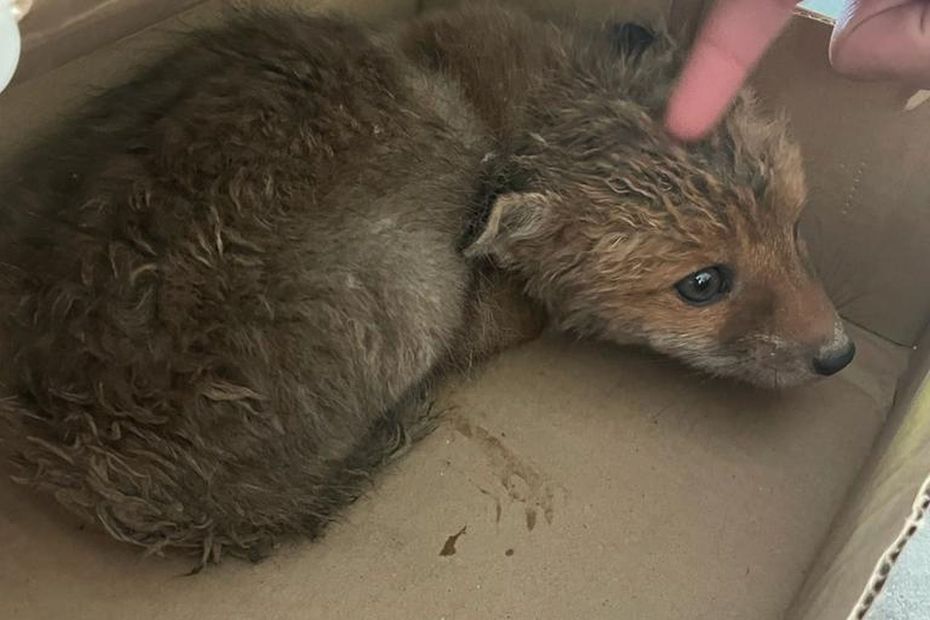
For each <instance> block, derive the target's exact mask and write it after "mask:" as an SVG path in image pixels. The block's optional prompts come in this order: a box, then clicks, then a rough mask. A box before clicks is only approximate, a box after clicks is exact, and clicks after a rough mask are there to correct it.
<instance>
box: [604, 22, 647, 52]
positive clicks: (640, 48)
mask: <svg viewBox="0 0 930 620" xmlns="http://www.w3.org/2000/svg"><path fill="white" fill-rule="evenodd" d="M610 40H611V42H612V43H613V46H614V50H615V51H616V52H617V53H618V54H620V55H621V56H623V57H626V58H630V59H632V60H634V61H635V60H638V59H639V57H640V55H641V54H642V53H643V52H645V51H646V49H647V48H648V47H649V46H650V45H652V44H653V43H654V42H655V40H656V33H655V32H653V31H652V30H650V29H649V28H647V27H645V26H641V25H640V24H636V23H633V22H620V23H617V24H614V25H613V26H611V27H610Z"/></svg>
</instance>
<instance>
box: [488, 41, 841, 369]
mask: <svg viewBox="0 0 930 620" xmlns="http://www.w3.org/2000/svg"><path fill="white" fill-rule="evenodd" d="M573 36H574V37H575V38H573ZM542 37H543V35H542V34H540V35H539V38H542ZM564 37H565V38H563V39H561V40H559V41H558V42H556V43H553V44H552V45H554V46H558V47H559V49H561V50H562V51H563V55H562V56H559V55H552V56H551V57H550V58H549V59H548V61H546V62H547V63H548V64H547V65H546V66H545V69H544V70H543V71H542V72H541V73H542V74H543V75H545V78H544V79H541V80H540V81H539V82H538V83H537V84H536V86H535V88H536V90H535V92H533V91H531V92H530V93H529V94H526V95H524V96H525V97H526V100H527V102H528V103H527V104H526V111H527V112H526V118H525V120H524V123H525V126H526V127H527V128H528V129H529V131H528V132H527V135H528V138H526V139H525V140H524V141H523V142H522V143H518V145H517V146H516V147H515V148H514V153H513V161H514V162H516V165H517V166H518V167H519V168H520V169H521V170H522V174H523V175H525V176H526V177H528V178H530V179H531V181H530V182H529V183H528V184H527V187H526V188H524V189H525V191H522V192H517V193H515V194H514V195H511V196H508V197H506V200H505V201H504V202H503V207H505V208H502V209H499V210H500V211H507V212H508V213H510V217H509V219H510V222H509V224H508V223H506V222H508V216H507V214H506V213H504V214H500V213H499V214H498V215H497V216H496V217H498V218H499V220H500V221H502V222H505V224H503V225H501V228H503V234H499V235H498V236H497V238H495V239H494V241H493V242H491V241H489V239H487V238H485V239H483V240H482V241H481V243H482V244H486V247H484V248H483V249H479V250H478V251H479V252H481V251H485V252H487V253H489V254H491V255H493V256H495V257H496V258H497V260H499V261H500V262H501V264H503V265H505V266H507V267H508V268H510V269H514V270H517V271H520V272H521V273H523V274H524V276H525V277H526V278H527V280H528V283H529V284H528V290H529V292H530V294H531V295H532V296H534V297H536V298H538V299H540V300H542V301H543V302H544V303H546V305H547V307H548V308H549V311H550V314H551V315H552V317H553V318H554V319H555V321H556V322H557V323H558V324H559V325H560V326H561V327H563V328H565V329H570V330H572V331H575V332H577V333H580V334H582V335H584V336H594V337H600V338H604V339H608V340H614V341H620V342H628V341H631V340H632V341H640V342H644V343H646V344H648V345H650V346H652V347H653V348H655V349H657V350H660V351H662V352H665V353H668V354H670V355H673V356H675V357H678V358H680V359H683V360H684V361H686V362H688V363H690V364H692V365H694V366H697V367H699V368H702V369H704V370H707V371H710V372H712V373H716V374H721V375H728V376H734V377H738V378H741V379H744V380H747V381H750V382H753V383H757V384H760V385H765V386H784V385H791V384H795V383H799V382H803V381H805V380H808V379H811V378H813V377H814V375H815V373H814V370H813V368H812V361H813V359H814V357H815V356H817V355H818V354H819V353H821V352H822V351H824V350H832V349H838V348H842V347H845V346H848V344H847V343H848V339H847V338H846V335H845V334H844V333H843V329H842V324H841V323H840V321H839V319H838V317H837V315H836V312H835V310H834V308H833V306H832V304H831V303H830V301H829V300H828V299H827V297H826V295H825V293H824V291H823V288H822V286H821V285H820V283H819V282H818V281H817V279H816V277H815V275H813V273H812V271H811V269H810V268H809V267H808V265H807V259H806V257H805V254H804V251H803V248H802V247H800V245H799V241H798V240H797V239H796V237H795V227H796V222H797V220H798V218H799V217H800V215H801V212H802V209H803V206H804V202H805V191H806V190H805V181H804V173H803V168H802V163H801V157H800V153H799V150H798V148H797V146H796V145H795V144H794V143H793V142H792V141H791V140H790V139H789V138H788V135H787V128H786V122H785V121H784V120H783V119H781V118H771V117H767V116H765V115H764V114H763V113H761V112H760V111H759V110H758V109H757V106H756V104H755V103H754V101H753V97H752V94H751V93H750V92H748V91H747V92H744V93H743V94H742V95H741V96H740V97H739V99H738V101H737V102H736V104H735V105H734V107H733V109H732V110H731V112H730V113H729V115H728V116H727V118H726V119H725V120H724V122H723V123H722V125H721V127H720V128H719V129H718V130H717V131H716V132H715V133H714V134H713V135H711V136H710V137H709V138H708V139H707V140H705V141H704V142H702V143H700V144H698V145H695V146H689V147H685V146H682V145H679V144H676V143H674V142H673V141H672V140H671V139H669V138H668V137H667V136H666V135H665V133H664V130H663V128H662V125H661V121H660V119H661V117H662V107H663V105H664V100H665V93H666V89H667V86H668V84H670V83H671V78H672V77H673V76H674V75H675V74H676V72H677V69H676V68H677V66H678V53H677V50H676V48H675V45H674V43H673V42H672V41H671V39H669V38H667V37H663V36H661V35H660V37H659V39H658V40H657V41H656V42H655V43H654V44H653V45H652V46H651V47H650V48H649V49H647V50H645V52H644V53H643V54H642V55H641V56H640V57H639V58H638V60H637V61H636V62H633V61H630V60H628V59H620V60H617V59H616V58H613V59H611V58H610V57H609V54H608V53H606V52H605V51H604V48H603V47H599V45H598V43H597V40H596V39H594V42H592V40H591V39H588V38H584V36H579V35H577V34H575V35H571V34H569V35H564ZM592 58H595V59H596V60H592ZM521 196H522V198H521ZM479 245H480V244H479ZM716 265H722V266H725V267H726V268H727V270H728V271H729V272H731V273H732V274H733V283H732V290H731V291H730V292H729V293H728V294H727V295H726V296H725V297H724V298H722V299H721V300H720V301H718V302H717V303H712V304H710V305H706V306H700V307H695V306H693V305H689V304H688V303H686V302H685V301H684V300H683V299H682V298H681V297H680V296H679V295H678V294H677V292H676V289H675V284H676V283H677V282H678V281H679V280H681V279H682V278H684V277H686V276H688V275H689V274H692V273H694V272H696V271H698V270H701V269H703V268H706V267H710V266H716Z"/></svg>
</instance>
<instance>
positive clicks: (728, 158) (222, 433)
mask: <svg viewBox="0 0 930 620" xmlns="http://www.w3.org/2000/svg"><path fill="white" fill-rule="evenodd" d="M628 35H629V31H626V32H621V31H616V30H611V29H609V28H600V29H592V30H583V29H576V28H565V29H560V28H557V27H555V26H552V25H549V24H544V23H540V22H535V21H532V20H530V19H528V18H526V17H525V16H522V15H519V14H511V13H507V12H503V11H499V10H495V9H479V10H474V11H463V12H458V13H451V14H448V15H444V16H437V17H434V18H428V19H425V20H422V21H419V22H415V23H413V24H411V25H407V26H404V27H401V28H399V29H397V30H395V31H391V32H387V33H373V32H368V31H366V30H364V29H363V28H361V27H358V26H355V25H351V24H347V23H343V22H341V21H338V20H330V19H325V18H311V17H304V16H298V15H274V14H249V15H248V16H247V18H246V19H240V20H238V21H235V22H234V23H233V24H232V25H229V26H226V27H223V28H222V29H220V30H217V31H215V32H209V33H204V34H203V35H202V36H199V37H198V38H197V39H195V40H193V41H191V42H190V43H189V44H187V45H186V46H185V47H184V48H183V49H181V50H179V51H178V52H176V53H174V54H172V55H171V56H170V57H168V58H166V59H164V60H162V61H161V62H159V63H158V64H157V65H156V66H155V67H154V68H152V69H149V70H147V71H146V72H143V73H141V74H140V75H139V76H138V77H137V78H136V79H135V80H134V81H133V82H132V83H130V84H128V85H126V86H123V87H120V88H117V89H115V90H114V91H112V92H111V93H109V94H107V95H104V96H103V97H101V98H100V99H99V100H97V101H95V102H94V103H93V104H92V105H91V106H90V108H89V111H88V112H87V113H86V114H85V115H84V116H83V117H82V118H81V119H79V120H78V121H77V122H75V123H74V128H73V129H64V130H63V131H62V132H61V133H59V134H58V135H56V136H54V137H53V138H51V139H49V140H48V141H46V142H44V143H43V144H42V145H40V146H39V147H38V149H37V150H36V152H35V153H34V154H32V155H30V156H29V157H28V158H27V159H26V161H25V163H24V164H23V165H22V167H21V169H20V170H18V171H16V172H15V174H11V175H9V176H8V177H7V178H5V179H4V187H3V195H4V205H3V212H2V213H0V218H2V220H0V317H2V319H0V321H2V323H0V390H2V393H0V398H2V400H0V440H2V443H0V446H2V447H3V448H4V450H5V451H6V452H7V453H8V454H9V455H10V456H11V457H12V459H13V461H14V463H15V464H17V466H18V476H19V477H20V478H21V479H23V480H25V481H27V482H29V483H32V484H35V485H37V486H40V487H43V488H46V489H48V490H50V491H52V492H54V493H55V495H56V497H57V498H58V499H59V500H60V501H62V502H63V503H64V504H66V505H67V506H69V507H70V508H72V509H73V510H75V511H77V512H79V513H81V514H84V515H85V516H87V517H89V518H92V519H95V520H97V521H99V522H100V523H101V524H102V525H103V526H104V527H106V528H107V530H108V531H109V532H110V533H111V534H113V535H114V536H116V537H117V538H119V539H122V540H126V541H129V542H133V543H136V544H139V545H143V546H145V547H148V548H154V549H157V548H161V547H176V548H183V549H188V550H195V551H197V552H200V553H203V554H204V555H203V557H204V558H205V559H206V558H208V557H210V556H211V554H212V556H213V557H218V555H219V552H220V550H221V549H224V548H227V549H230V550H231V551H233V552H238V553H244V554H253V555H254V554H260V553H262V552H264V550H265V549H266V547H267V545H268V544H269V543H271V542H273V541H274V540H275V539H277V538H278V537H280V536H282V535H287V534H292V533H305V534H307V535H310V536H315V535H316V534H317V533H318V532H319V531H320V529H321V527H322V526H323V525H325V524H326V523H327V522H328V521H329V520H331V519H332V518H333V516H334V513H335V511H336V510H338V509H339V508H340V507H341V506H343V505H344V504H346V503H347V502H348V501H350V500H351V499H352V498H354V497H356V496H357V495H358V493H359V492H360V491H361V489H362V488H363V486H364V483H365V481H366V480H367V479H368V477H369V475H370V472H371V471H372V470H373V469H374V468H375V467H376V466H377V465H378V464H380V463H381V462H382V461H383V460H384V459H385V458H386V457H387V456H388V455H389V454H390V452H391V451H392V450H393V449H394V448H396V447H397V445H398V444H399V443H400V442H401V441H402V440H403V439H404V438H405V436H406V434H407V433H408V432H412V431H411V429H410V427H411V425H413V424H414V421H415V420H416V419H417V417H418V414H419V412H420V411H421V408H422V405H423V403H424V402H426V401H428V394H429V389H430V386H431V385H432V383H433V382H434V381H435V380H436V379H439V378H441V377H442V376H443V375H444V374H445V373H447V372H450V371H453V370H456V369H460V368H463V367H468V366H470V365H471V364H473V363H474V362H475V361H478V360H480V359H482V358H483V357H486V356H487V355H490V354H492V353H494V352H495V351H497V350H499V349H501V348H503V347H506V346H508V345H509V344H512V343H515V342H518V341H521V340H524V339H526V338H530V337H533V336H534V335H535V334H536V333H537V332H538V330H539V329H540V328H541V325H542V314H541V309H545V310H546V311H547V314H548V315H549V317H550V318H551V319H552V320H553V321H554V322H555V323H556V324H558V325H561V326H562V327H564V328H566V329H571V330H574V331H576V332H578V333H580V334H582V335H588V336H594V337H599V338H605V339H613V340H623V339H628V338H633V339H637V340H642V341H644V342H646V343H649V344H650V345H652V346H654V347H655V348H657V349H659V350H663V351H666V352H669V353H671V354H674V355H678V356H679V357H682V358H685V359H687V360H689V361H691V362H693V363H696V365H698V366H701V367H704V368H707V369H710V370H713V371H717V372H721V373H723V374H734V375H738V376H742V377H743V378H746V379H749V380H752V381H756V382H759V383H768V382H771V383H773V384H774V385H779V384H781V383H792V382H797V381H800V380H803V379H805V378H807V377H808V376H812V374H813V372H812V371H811V370H810V369H809V368H808V367H809V366H810V359H811V358H812V357H814V356H815V355H817V352H818V351H821V352H822V351H824V350H833V349H836V348H837V347H840V348H842V347H843V346H847V345H846V344H845V343H846V340H845V336H844V335H843V334H842V330H841V328H836V329H834V326H835V325H838V322H837V320H836V318H835V315H834V313H833V310H832V307H831V306H830V305H829V302H827V301H826V299H825V298H824V297H823V293H822V292H821V291H820V288H819V285H818V284H817V283H816V281H815V280H814V279H813V278H812V277H811V276H810V275H809V274H808V273H807V272H806V271H805V270H804V268H803V263H802V261H801V260H800V258H799V253H798V252H799V251H798V249H797V248H796V246H795V245H794V243H795V241H794V238H793V236H792V232H791V230H792V227H793V223H794V220H795V218H796V216H797V213H798V211H799V210H800V207H801V202H802V201H803V177H802V176H801V171H800V166H799V163H798V158H797V154H796V151H795V150H794V149H793V147H791V145H790V144H789V143H788V142H787V141H786V139H785V138H784V135H783V129H782V128H781V126H780V125H779V124H768V122H767V121H764V120H763V119H761V118H759V117H757V116H756V113H755V112H754V111H752V109H751V106H749V104H748V103H745V102H743V103H740V105H739V107H738V109H737V110H736V111H734V113H733V114H732V115H731V119H730V121H728V123H727V124H726V125H725V126H724V128H723V129H722V130H721V131H720V132H718V134H717V135H715V137H713V138H712V139H711V140H709V141H707V142H705V143H703V144H701V145H698V146H696V147H694V148H693V149H688V150H686V149H684V148H682V147H679V146H676V145H674V144H672V143H671V142H670V141H668V140H667V139H666V138H665V137H664V136H663V134H662V132H661V129H660V126H659V124H658V121H657V120H656V119H657V118H659V117H660V115H661V107H662V104H663V101H664V96H665V90H666V88H667V87H668V85H669V84H670V83H671V80H672V77H673V76H674V73H675V71H676V69H677V64H676V63H677V60H676V54H675V50H674V47H673V45H672V44H671V42H670V41H668V40H666V39H659V40H657V41H655V42H651V43H650V42H648V41H647V42H645V43H643V44H640V43H642V42H640V43H637V42H636V41H633V42H631V39H630V37H629V36H628ZM718 264H719V265H724V264H725V265H729V266H727V267H726V268H725V269H724V267H721V268H720V269H719V270H718V271H716V272H714V273H717V274H718V275H719V274H729V273H731V272H732V271H734V269H735V270H736V272H737V273H740V274H743V273H745V274H752V277H751V278H750V277H748V276H746V277H745V279H743V280H734V281H735V284H732V286H731V287H730V288H729V289H728V290H727V291H724V292H721V295H724V294H729V295H731V296H732V298H733V299H732V304H735V302H736V301H737V300H738V299H741V297H740V296H741V295H745V299H746V300H747V301H746V302H745V304H741V305H740V306H739V307H737V308H735V309H733V308H731V309H730V310H726V309H725V308H722V307H719V306H720V304H718V305H717V306H718V307H716V308H715V307H714V306H712V305H704V304H703V302H702V304H700V307H691V306H688V305H686V304H685V303H682V302H681V299H680V298H679V297H678V296H676V293H675V292H674V290H673V289H674V288H675V285H676V282H678V281H679V280H681V279H682V278H685V277H686V276H688V275H689V274H690V273H692V272H696V271H698V270H700V269H701V268H702V267H704V266H705V265H718ZM732 265H738V267H733V266H732ZM727 277H730V276H727ZM692 288H693V287H692ZM692 288H688V289H681V287H679V291H681V290H685V291H686V292H683V293H681V294H682V295H692V294H693V290H692ZM722 290H723V289H721V291H722ZM727 303H731V302H727ZM802 316H803V318H797V317H802ZM792 317H795V318H792ZM834 332H835V333H834ZM802 358H803V359H802ZM766 364H769V365H771V366H772V368H774V371H775V375H774V379H773V380H771V381H770V379H769V374H768V370H767V368H768V367H767V366H766Z"/></svg>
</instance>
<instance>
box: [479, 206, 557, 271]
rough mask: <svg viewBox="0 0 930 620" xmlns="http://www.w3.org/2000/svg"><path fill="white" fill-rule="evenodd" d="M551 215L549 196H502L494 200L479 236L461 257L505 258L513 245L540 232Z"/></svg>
mask: <svg viewBox="0 0 930 620" xmlns="http://www.w3.org/2000/svg"><path fill="white" fill-rule="evenodd" d="M551 212H552V197H551V196H550V195H547V194H540V193H536V192H514V193H509V194H502V195H500V196H498V197H497V198H495V199H494V204H493V205H492V206H491V212H490V214H489V215H488V218H487V221H485V222H484V226H483V228H482V229H481V233H480V234H479V235H478V237H477V239H475V240H474V241H473V242H472V243H471V245H469V246H468V247H467V248H465V255H466V256H468V257H476V256H493V257H496V258H502V259H506V258H507V256H508V255H509V254H510V248H511V247H512V246H513V244H514V243H515V242H519V241H520V240H523V239H528V238H530V237H533V236H534V235H536V234H537V233H539V232H540V230H541V229H542V227H543V224H545V222H546V221H547V220H548V219H549V217H550V215H551Z"/></svg>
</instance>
